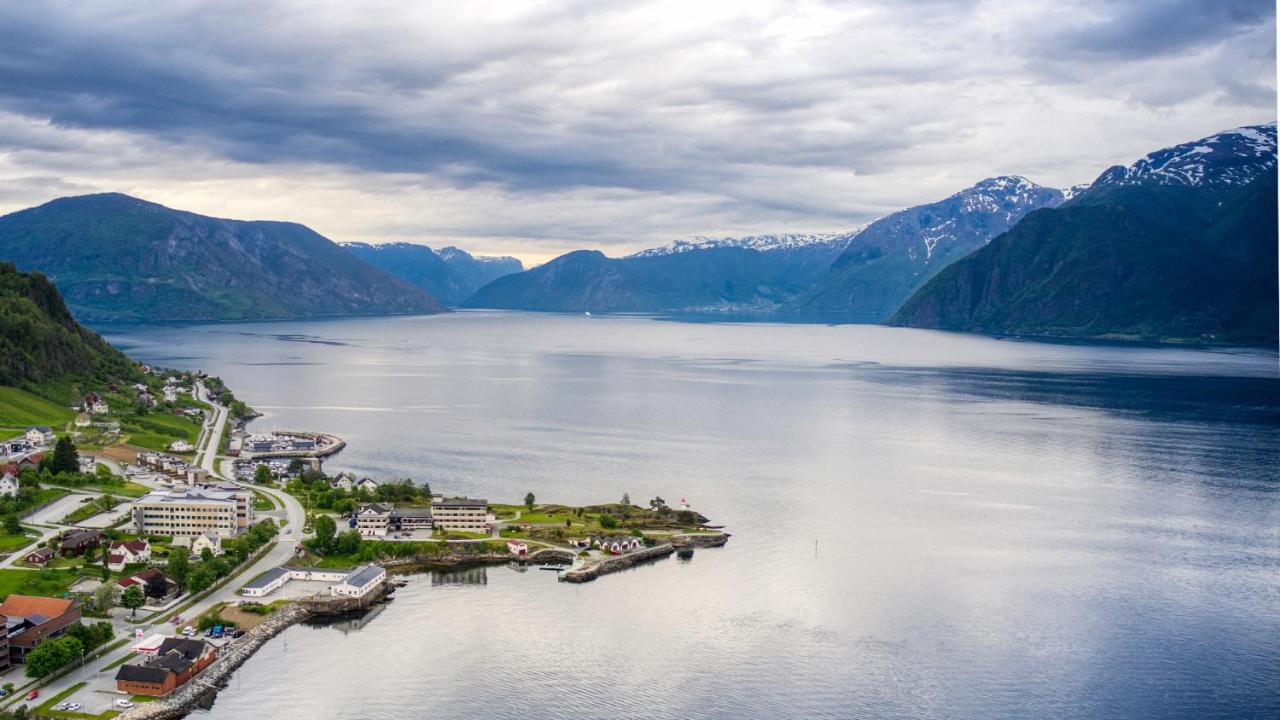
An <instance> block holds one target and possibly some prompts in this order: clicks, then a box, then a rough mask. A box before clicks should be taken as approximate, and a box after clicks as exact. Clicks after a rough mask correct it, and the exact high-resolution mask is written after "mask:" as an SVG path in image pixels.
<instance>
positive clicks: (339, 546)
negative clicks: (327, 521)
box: [333, 530, 364, 555]
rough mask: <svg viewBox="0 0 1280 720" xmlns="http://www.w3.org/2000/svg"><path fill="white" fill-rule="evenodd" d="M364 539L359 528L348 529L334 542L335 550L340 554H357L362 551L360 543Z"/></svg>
mask: <svg viewBox="0 0 1280 720" xmlns="http://www.w3.org/2000/svg"><path fill="white" fill-rule="evenodd" d="M362 542H364V539H363V538H361V537H360V531H359V530H347V531H346V532H344V533H341V534H339V535H338V537H337V539H336V540H335V541H334V543H333V548H334V551H335V552H337V553H338V554H339V555H355V554H356V553H358V552H360V544H361V543H362Z"/></svg>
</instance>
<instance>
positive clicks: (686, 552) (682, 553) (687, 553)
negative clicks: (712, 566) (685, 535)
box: [676, 546, 693, 560]
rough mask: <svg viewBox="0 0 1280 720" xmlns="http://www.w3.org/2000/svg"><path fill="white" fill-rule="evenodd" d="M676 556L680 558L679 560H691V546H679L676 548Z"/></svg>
mask: <svg viewBox="0 0 1280 720" xmlns="http://www.w3.org/2000/svg"><path fill="white" fill-rule="evenodd" d="M676 557H678V558H680V559H681V560H692V559H693V548H691V547H689V546H685V547H682V548H680V549H679V550H676Z"/></svg>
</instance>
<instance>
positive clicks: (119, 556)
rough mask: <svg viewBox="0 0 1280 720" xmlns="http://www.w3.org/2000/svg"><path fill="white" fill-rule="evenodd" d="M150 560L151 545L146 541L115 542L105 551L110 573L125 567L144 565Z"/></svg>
mask: <svg viewBox="0 0 1280 720" xmlns="http://www.w3.org/2000/svg"><path fill="white" fill-rule="evenodd" d="M150 560H151V543H149V542H147V541H146V540H129V541H127V542H124V541H116V542H113V543H111V547H110V548H109V549H108V550H107V569H108V570H111V571H112V572H120V571H121V570H124V568H125V566H126V565H133V564H137V563H145V562H149V561H150Z"/></svg>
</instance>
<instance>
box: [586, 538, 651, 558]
mask: <svg viewBox="0 0 1280 720" xmlns="http://www.w3.org/2000/svg"><path fill="white" fill-rule="evenodd" d="M643 544H644V543H643V542H641V540H640V538H638V537H632V536H630V535H614V536H611V537H606V536H600V537H593V538H591V545H592V546H594V547H598V548H600V549H601V550H603V551H605V552H607V553H613V554H614V555H621V554H622V553H625V552H631V551H632V550H636V549H638V548H639V547H640V546H641V545H643Z"/></svg>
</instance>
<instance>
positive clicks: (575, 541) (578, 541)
mask: <svg viewBox="0 0 1280 720" xmlns="http://www.w3.org/2000/svg"><path fill="white" fill-rule="evenodd" d="M565 542H567V543H569V545H570V546H572V547H576V548H578V549H579V550H586V549H587V548H589V547H591V540H590V539H589V538H569V539H568V540H566V541H565Z"/></svg>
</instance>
